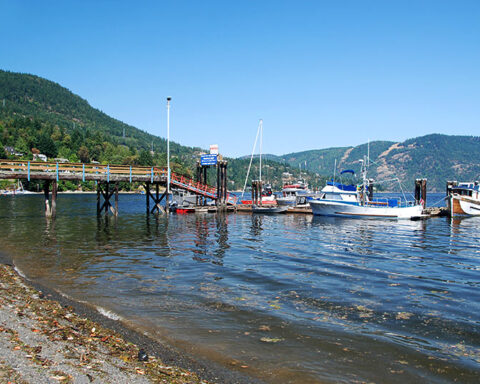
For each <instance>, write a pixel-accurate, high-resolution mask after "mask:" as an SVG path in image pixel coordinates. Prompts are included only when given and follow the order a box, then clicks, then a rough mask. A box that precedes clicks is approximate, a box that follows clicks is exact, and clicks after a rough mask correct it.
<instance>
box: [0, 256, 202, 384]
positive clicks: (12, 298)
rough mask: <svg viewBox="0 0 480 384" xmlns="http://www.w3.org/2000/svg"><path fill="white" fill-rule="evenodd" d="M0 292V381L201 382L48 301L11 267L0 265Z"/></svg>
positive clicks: (186, 372)
mask: <svg viewBox="0 0 480 384" xmlns="http://www.w3.org/2000/svg"><path fill="white" fill-rule="evenodd" d="M0 291H1V295H0V382H6V383H8V382H11V383H91V382H97V383H139V384H140V383H152V382H153V383H205V384H206V383H207V381H204V380H201V379H200V378H199V377H198V376H197V375H196V374H194V373H192V372H190V371H188V370H184V369H180V368H177V367H172V366H169V365H166V364H164V363H163V362H162V361H160V360H159V359H157V358H155V357H153V356H147V355H146V354H144V353H142V352H143V351H140V349H139V347H138V346H136V345H135V344H133V343H131V342H128V341H126V340H124V339H123V337H122V336H120V335H119V334H117V333H116V332H114V331H112V330H110V329H107V328H104V327H103V326H102V325H100V324H98V323H96V322H94V321H91V320H89V319H87V318H83V317H80V316H78V315H77V314H76V313H75V312H74V310H73V308H72V307H69V306H62V305H60V303H58V302H57V301H55V300H50V299H48V298H47V297H45V296H44V294H43V293H42V292H40V291H37V290H36V289H34V288H32V287H30V286H29V285H27V284H26V283H25V282H24V280H23V279H22V278H21V277H20V276H19V275H18V274H17V273H16V272H15V270H14V269H13V268H12V267H11V266H7V265H0ZM139 352H141V353H140V355H139ZM139 357H140V359H139ZM142 359H143V360H145V361H141V360H142Z"/></svg>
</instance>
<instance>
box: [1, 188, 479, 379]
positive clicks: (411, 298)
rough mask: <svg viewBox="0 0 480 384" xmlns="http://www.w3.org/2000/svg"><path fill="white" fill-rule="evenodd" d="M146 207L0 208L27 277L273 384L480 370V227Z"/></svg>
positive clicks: (68, 200) (450, 375)
mask: <svg viewBox="0 0 480 384" xmlns="http://www.w3.org/2000/svg"><path fill="white" fill-rule="evenodd" d="M90 199H92V198H90ZM136 199H137V197H135V196H132V197H128V196H125V197H123V196H122V199H120V203H121V204H122V203H125V204H126V206H124V207H122V206H120V212H121V214H120V216H119V217H118V218H117V219H116V220H115V218H114V217H112V216H109V217H105V216H100V217H98V218H97V217H96V215H95V214H94V210H93V209H92V210H91V211H92V212H90V211H88V207H91V206H94V205H92V201H91V200H89V198H86V197H83V196H71V197H67V196H62V197H61V200H63V203H62V204H60V203H59V211H58V215H57V220H56V221H45V219H44V216H43V212H42V211H41V209H40V208H38V206H37V205H36V202H35V204H34V201H33V200H31V204H30V203H28V201H27V200H25V202H26V203H24V204H16V206H15V207H14V208H12V204H13V203H12V201H6V200H5V201H1V200H0V216H1V218H2V222H4V223H5V226H4V227H5V231H4V232H3V233H2V235H1V236H2V240H1V241H2V245H5V247H8V249H9V250H11V251H12V252H13V253H14V256H15V263H16V265H18V266H20V267H21V269H22V270H24V272H25V273H26V274H27V275H29V276H31V277H33V278H37V279H39V280H41V281H43V282H44V283H45V284H47V285H48V284H51V285H52V286H53V287H55V288H57V289H59V290H61V291H62V292H65V293H67V294H69V295H70V296H72V297H75V298H77V299H81V300H86V301H88V302H91V303H93V304H94V305H98V306H102V307H104V308H106V309H108V310H110V311H112V312H115V313H118V314H120V315H121V316H122V317H123V318H124V319H126V320H128V321H129V322H130V323H133V324H135V326H136V327H144V328H143V329H142V330H144V331H146V332H148V333H149V334H151V335H157V336H158V337H159V338H165V337H166V338H169V341H170V342H173V343H177V344H178V345H179V347H180V348H185V349H186V350H189V351H192V350H193V351H198V353H201V354H202V355H203V356H209V357H210V358H213V359H215V360H218V361H220V362H222V363H224V364H226V365H227V366H228V367H230V368H231V367H240V366H241V365H245V366H248V368H242V370H245V371H249V372H251V373H252V374H257V375H259V376H260V377H262V378H264V379H266V380H267V381H270V382H285V383H287V382H298V383H308V382H319V381H332V382H338V381H344V382H345V381H376V382H385V381H398V382H418V381H422V380H426V381H439V382H440V381H451V380H452V379H454V378H458V379H459V380H461V381H464V382H467V381H473V380H474V379H475V378H476V377H477V374H478V373H479V372H478V371H479V366H480V354H479V351H480V330H479V324H480V317H479V316H480V304H479V303H480V294H479V290H478V288H480V279H479V277H478V271H479V270H480V258H479V249H480V247H479V245H480V243H479V241H480V226H479V222H480V220H460V221H455V220H454V221H450V220H447V219H443V218H439V219H431V220H427V221H419V222H412V221H374V220H346V219H342V218H322V217H313V216H303V215H298V216H294V215H284V216H262V215H253V216H252V215H244V214H237V215H235V214H221V213H217V214H214V215H211V214H208V215H207V214H203V215H202V214H199V215H196V214H192V215H170V217H168V218H167V217H166V216H155V215H145V211H144V199H143V198H142V199H141V200H136ZM67 205H68V208H69V209H68V210H66V209H64V208H62V207H66V206H67ZM12 209H13V211H12V212H11V215H10V214H9V215H7V214H5V212H6V211H7V210H12ZM37 211H38V212H37ZM37 213H38V215H37ZM25 239H28V240H29V241H25ZM39 244H40V245H42V246H39ZM232 361H233V362H235V364H232ZM234 369H235V368H234ZM239 369H240V368H239Z"/></svg>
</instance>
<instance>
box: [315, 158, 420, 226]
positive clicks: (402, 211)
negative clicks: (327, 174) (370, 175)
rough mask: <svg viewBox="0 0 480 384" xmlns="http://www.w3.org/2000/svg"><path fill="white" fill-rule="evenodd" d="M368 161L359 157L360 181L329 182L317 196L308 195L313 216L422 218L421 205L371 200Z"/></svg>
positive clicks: (388, 200)
mask: <svg viewBox="0 0 480 384" xmlns="http://www.w3.org/2000/svg"><path fill="white" fill-rule="evenodd" d="M366 168H367V161H366V159H364V160H362V175H363V183H362V184H361V185H359V186H358V187H356V186H355V185H345V184H341V183H336V182H335V181H333V180H332V181H331V182H328V183H327V185H326V186H325V187H324V188H323V189H322V191H321V193H320V196H319V197H317V198H311V197H309V198H307V200H308V202H309V204H310V206H311V208H312V213H313V214H314V215H321V216H337V217H351V218H354V217H359V218H387V219H415V218H420V217H422V212H423V206H422V205H419V204H417V205H415V204H414V203H412V202H404V203H402V201H401V200H400V199H387V198H384V199H374V198H373V182H372V180H368V179H367V169H366Z"/></svg>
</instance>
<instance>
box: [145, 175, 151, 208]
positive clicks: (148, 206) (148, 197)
mask: <svg viewBox="0 0 480 384" xmlns="http://www.w3.org/2000/svg"><path fill="white" fill-rule="evenodd" d="M145 196H146V198H147V213H150V183H149V182H148V181H147V183H146V184H145Z"/></svg>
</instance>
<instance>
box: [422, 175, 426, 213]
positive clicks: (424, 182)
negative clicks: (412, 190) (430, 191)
mask: <svg viewBox="0 0 480 384" xmlns="http://www.w3.org/2000/svg"><path fill="white" fill-rule="evenodd" d="M422 200H423V209H425V207H426V206H427V179H422Z"/></svg>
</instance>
